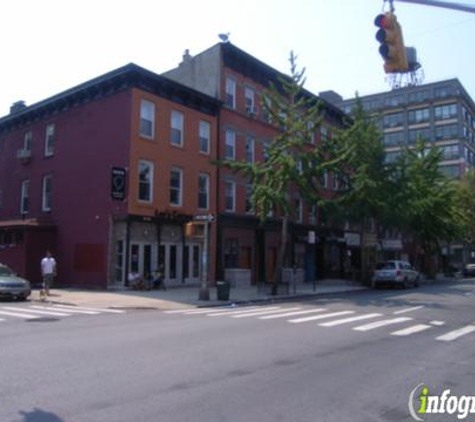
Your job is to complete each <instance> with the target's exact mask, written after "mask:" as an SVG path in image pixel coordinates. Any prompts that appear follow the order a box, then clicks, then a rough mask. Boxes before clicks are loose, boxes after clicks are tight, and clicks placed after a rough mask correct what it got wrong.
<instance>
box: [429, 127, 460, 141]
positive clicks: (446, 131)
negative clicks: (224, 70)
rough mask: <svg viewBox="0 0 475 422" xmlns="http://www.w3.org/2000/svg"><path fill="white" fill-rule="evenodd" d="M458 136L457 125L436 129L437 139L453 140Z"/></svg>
mask: <svg viewBox="0 0 475 422" xmlns="http://www.w3.org/2000/svg"><path fill="white" fill-rule="evenodd" d="M457 136H458V126H457V125H443V126H436V127H435V139H437V140H438V141H439V140H441V139H453V138H456V137H457Z"/></svg>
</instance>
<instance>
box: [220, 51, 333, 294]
mask: <svg viewBox="0 0 475 422" xmlns="http://www.w3.org/2000/svg"><path fill="white" fill-rule="evenodd" d="M289 61H290V71H291V73H290V76H289V77H282V78H279V82H278V83H277V84H271V85H270V88H269V89H268V90H267V91H266V92H265V93H264V95H263V101H262V104H261V105H262V107H263V109H264V111H265V113H266V114H267V115H268V117H269V119H270V122H272V123H273V124H274V126H275V127H276V130H277V132H276V133H277V134H276V136H275V137H274V139H273V140H272V141H271V142H270V143H269V145H268V146H267V148H266V151H265V159H264V160H263V161H256V162H254V163H249V162H245V161H233V160H222V161H219V162H218V164H219V165H221V166H223V167H226V168H229V169H231V170H233V171H234V172H236V173H240V174H241V175H242V176H243V177H244V178H245V179H246V180H247V181H248V182H249V183H250V184H251V186H252V195H251V202H252V206H253V210H254V212H255V213H256V215H257V216H258V217H259V219H260V221H261V224H262V223H264V222H265V220H266V219H267V218H268V216H269V214H270V213H271V212H272V213H274V215H275V216H276V218H278V219H279V220H280V221H281V244H280V248H279V253H278V256H277V260H276V268H275V270H276V271H275V274H276V276H275V277H276V279H275V283H274V285H273V289H272V293H273V294H276V293H277V286H278V284H279V283H280V282H281V281H282V269H283V266H284V263H285V262H286V257H287V252H288V250H287V249H288V248H287V244H288V225H289V219H290V217H291V216H292V215H293V213H294V210H295V207H294V202H293V194H297V195H299V197H300V198H302V199H304V200H306V201H307V203H308V204H310V203H316V201H318V198H319V195H318V191H319V185H318V183H317V180H320V177H321V175H322V174H323V172H324V171H325V170H326V169H328V168H331V167H334V166H336V164H337V162H338V160H335V161H332V160H328V159H327V158H328V156H329V155H330V154H329V153H328V151H327V148H326V146H325V145H323V144H321V145H315V143H314V136H315V132H316V130H317V129H318V127H319V126H320V123H321V120H322V112H321V105H320V104H319V103H318V102H317V101H316V99H315V97H313V96H312V95H310V94H309V93H308V92H307V91H305V90H304V88H303V86H304V83H305V78H304V74H305V69H302V70H301V71H298V70H297V64H296V57H295V56H294V54H293V52H291V54H290V59H289ZM331 156H333V155H331Z"/></svg>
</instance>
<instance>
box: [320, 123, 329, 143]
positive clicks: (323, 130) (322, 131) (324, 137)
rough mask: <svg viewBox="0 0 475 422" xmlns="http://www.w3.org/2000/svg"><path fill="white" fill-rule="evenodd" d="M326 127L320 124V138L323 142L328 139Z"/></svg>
mask: <svg viewBox="0 0 475 422" xmlns="http://www.w3.org/2000/svg"><path fill="white" fill-rule="evenodd" d="M328 136H329V134H328V128H326V127H325V126H320V138H321V140H322V142H325V141H327V140H328Z"/></svg>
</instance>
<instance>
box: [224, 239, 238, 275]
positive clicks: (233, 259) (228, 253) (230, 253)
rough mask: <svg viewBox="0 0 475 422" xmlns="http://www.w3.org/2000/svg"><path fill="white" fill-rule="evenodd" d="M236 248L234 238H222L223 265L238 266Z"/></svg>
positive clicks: (236, 244) (228, 266)
mask: <svg viewBox="0 0 475 422" xmlns="http://www.w3.org/2000/svg"><path fill="white" fill-rule="evenodd" d="M238 250H239V243H238V240H237V239H235V238H227V239H225V240H224V267H225V268H237V267H238Z"/></svg>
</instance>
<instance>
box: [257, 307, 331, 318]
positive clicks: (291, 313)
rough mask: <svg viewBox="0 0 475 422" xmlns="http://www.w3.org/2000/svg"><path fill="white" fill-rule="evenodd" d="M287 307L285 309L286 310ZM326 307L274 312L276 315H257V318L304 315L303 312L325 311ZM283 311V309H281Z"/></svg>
mask: <svg viewBox="0 0 475 422" xmlns="http://www.w3.org/2000/svg"><path fill="white" fill-rule="evenodd" d="M286 310H287V309H285V311H286ZM326 310H327V308H316V309H307V310H305V311H295V312H286V313H284V314H276V315H265V316H261V317H259V319H274V318H285V317H289V316H296V315H305V314H314V313H316V312H323V311H326ZM283 311H284V309H283Z"/></svg>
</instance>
